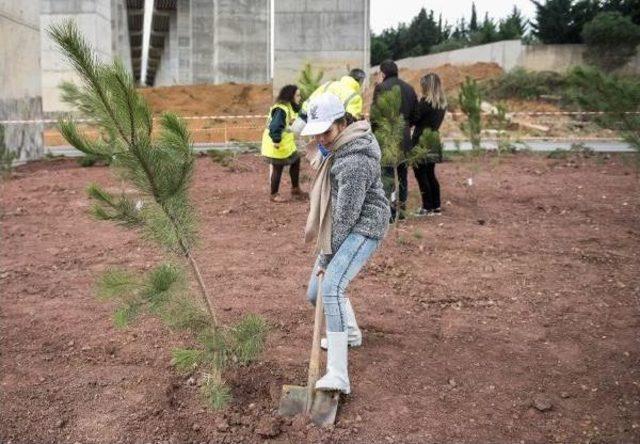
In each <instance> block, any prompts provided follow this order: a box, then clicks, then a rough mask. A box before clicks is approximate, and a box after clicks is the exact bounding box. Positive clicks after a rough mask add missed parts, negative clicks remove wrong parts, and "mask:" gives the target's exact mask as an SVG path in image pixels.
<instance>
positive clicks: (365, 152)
mask: <svg viewBox="0 0 640 444" xmlns="http://www.w3.org/2000/svg"><path fill="white" fill-rule="evenodd" d="M362 123H363V122H357V123H356V124H358V125H361V126H362ZM380 157H381V153H380V145H378V141H377V140H376V138H375V136H374V135H373V133H372V132H371V127H369V126H368V125H366V126H363V130H362V134H361V135H360V136H359V137H357V138H356V139H354V140H351V141H350V142H347V143H346V144H344V145H342V146H341V147H339V148H338V149H337V150H336V151H335V152H334V153H333V165H332V167H331V224H332V225H331V250H332V251H333V252H334V253H335V252H337V251H338V249H339V248H340V245H342V243H343V242H344V240H345V239H346V238H347V236H348V235H349V234H350V233H358V234H361V235H363V236H367V237H370V238H373V239H382V238H383V237H384V235H385V234H386V232H387V228H388V226H389V218H390V217H391V212H390V209H389V201H388V200H387V198H386V196H385V193H384V190H383V188H382V180H381V178H380ZM331 257H332V255H320V257H319V265H320V266H321V267H322V268H326V266H327V265H328V264H329V262H330V260H331Z"/></svg>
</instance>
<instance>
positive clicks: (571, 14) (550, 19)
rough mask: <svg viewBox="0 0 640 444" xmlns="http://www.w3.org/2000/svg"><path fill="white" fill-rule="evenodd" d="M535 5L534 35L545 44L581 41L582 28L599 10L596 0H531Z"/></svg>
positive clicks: (532, 25)
mask: <svg viewBox="0 0 640 444" xmlns="http://www.w3.org/2000/svg"><path fill="white" fill-rule="evenodd" d="M531 1H532V2H533V3H534V4H535V6H536V20H535V22H534V23H532V24H531V27H532V28H533V32H534V35H535V36H536V37H537V38H538V39H540V41H541V42H543V43H547V44H555V43H557V44H560V43H582V37H581V33H582V28H583V26H584V25H585V24H586V23H588V22H590V21H591V20H593V18H594V17H595V16H596V15H597V14H598V12H599V11H600V3H599V1H598V0H577V1H574V0H546V1H545V3H544V4H543V3H541V1H539V0H531Z"/></svg>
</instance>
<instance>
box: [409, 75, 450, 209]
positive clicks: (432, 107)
mask: <svg viewBox="0 0 640 444" xmlns="http://www.w3.org/2000/svg"><path fill="white" fill-rule="evenodd" d="M420 87H421V89H422V98H421V99H420V102H418V106H417V107H416V111H415V115H414V129H413V136H412V138H411V142H412V146H416V145H417V144H418V142H419V141H420V137H421V136H422V134H423V132H424V131H425V129H429V130H431V131H438V130H439V129H440V125H442V121H443V120H444V116H445V114H446V112H447V96H446V95H445V93H444V91H443V89H442V82H441V81H440V77H439V76H438V75H437V74H435V73H429V74H427V75H425V76H424V77H422V78H421V79H420ZM439 162H442V152H439V153H433V154H432V155H430V156H428V157H427V158H426V159H425V160H424V161H423V162H420V163H419V164H418V165H415V166H414V167H413V173H414V174H415V176H416V181H417V182H418V187H419V188H420V196H421V197H422V208H420V210H418V212H417V213H416V214H415V215H416V216H437V215H439V214H440V212H441V209H440V184H439V183H438V179H437V178H436V171H435V168H436V163H439Z"/></svg>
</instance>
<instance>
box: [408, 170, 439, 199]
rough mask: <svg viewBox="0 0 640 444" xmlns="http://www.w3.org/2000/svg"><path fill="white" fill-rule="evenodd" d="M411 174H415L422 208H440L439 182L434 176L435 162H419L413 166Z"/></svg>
mask: <svg viewBox="0 0 640 444" xmlns="http://www.w3.org/2000/svg"><path fill="white" fill-rule="evenodd" d="M413 174H415V176H416V181H417V182H418V187H419V188H420V196H421V197H422V208H424V209H425V210H435V209H437V208H440V184H439V183H438V179H437V178H436V164H435V163H432V162H426V163H421V164H419V165H417V166H415V167H413Z"/></svg>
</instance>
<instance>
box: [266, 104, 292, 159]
mask: <svg viewBox="0 0 640 444" xmlns="http://www.w3.org/2000/svg"><path fill="white" fill-rule="evenodd" d="M276 108H280V109H281V110H283V111H284V112H285V113H286V114H287V120H286V126H285V128H284V130H283V131H282V139H281V140H280V146H279V148H276V147H275V146H274V145H273V140H271V136H269V124H270V123H271V115H272V113H273V110H274V109H276ZM296 117H298V114H297V113H296V112H295V111H294V110H293V108H292V107H291V104H283V103H276V104H275V105H273V106H272V107H271V108H270V109H269V115H268V116H267V127H266V128H265V129H264V132H263V133H262V155H263V156H265V157H271V158H272V159H286V158H288V157H290V156H291V155H292V154H293V153H295V152H296V139H295V136H294V134H293V131H291V124H292V123H293V121H294V120H296Z"/></svg>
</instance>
